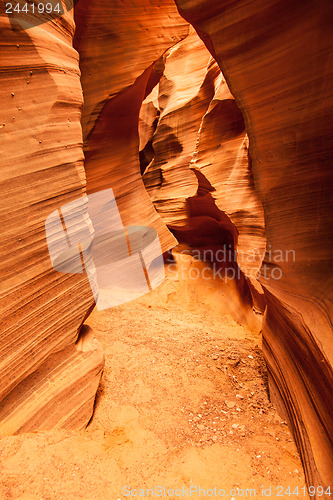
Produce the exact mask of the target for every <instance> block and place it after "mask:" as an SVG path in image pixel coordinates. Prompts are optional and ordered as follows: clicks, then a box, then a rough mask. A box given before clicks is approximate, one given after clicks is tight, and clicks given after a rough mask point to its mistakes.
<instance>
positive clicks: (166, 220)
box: [0, 0, 333, 485]
mask: <svg viewBox="0 0 333 500" xmlns="http://www.w3.org/2000/svg"><path fill="white" fill-rule="evenodd" d="M176 3H177V6H178V9H179V13H180V14H181V15H179V13H178V11H177V7H176V4H175V3H174V2H173V1H172V0H160V1H159V2H153V1H148V0H146V1H144V2H142V1H139V0H135V1H133V2H126V1H120V0H116V1H113V2H112V4H111V2H110V5H108V4H105V2H102V0H92V1H88V0H80V1H79V2H78V3H77V5H76V7H75V23H76V30H75V25H74V19H73V11H70V12H68V13H67V14H66V15H65V16H63V17H62V18H61V19H58V20H57V21H53V22H52V23H47V24H41V25H40V26H38V27H31V28H30V29H28V30H26V31H13V30H12V29H11V26H10V23H9V21H8V19H7V18H6V16H4V15H2V16H1V17H0V22H1V25H0V27H1V39H0V45H1V51H2V58H1V69H2V71H1V73H0V78H1V87H0V95H1V102H3V103H4V107H3V110H2V118H1V120H0V122H1V135H2V152H3V157H2V168H1V187H2V193H3V195H2V197H1V215H2V235H3V245H2V247H1V250H0V252H1V261H0V266H1V271H0V273H1V278H2V285H1V339H2V341H1V358H0V359H1V365H0V370H1V376H0V380H1V394H0V400H1V407H0V432H1V433H2V434H4V433H17V432H22V431H32V430H36V429H51V428H54V427H57V426H58V427H59V426H60V427H65V428H74V429H75V428H82V427H84V426H85V425H86V424H87V423H88V421H89V419H90V417H91V414H92V410H93V402H94V396H95V392H96V389H97V386H98V383H99V379H100V375H101V371H102V369H103V352H102V348H101V346H99V345H98V344H97V342H96V341H95V340H94V338H93V335H92V333H91V332H89V331H87V330H86V329H85V328H81V327H82V325H83V323H84V320H85V318H86V317H87V315H89V313H90V311H91V309H92V307H93V305H94V300H93V297H92V294H91V291H90V286H89V283H88V279H87V278H86V277H85V276H84V275H73V274H61V273H58V272H56V271H54V270H53V269H52V267H51V262H50V259H49V256H48V252H47V245H46V240H45V231H44V223H45V219H46V218H47V216H48V215H49V214H50V213H51V212H53V211H54V210H57V209H58V208H60V207H61V206H62V205H63V204H65V203H67V202H69V201H72V200H74V199H76V198H79V197H80V196H82V195H83V194H84V193H86V192H88V193H93V192H96V191H99V190H102V189H106V188H110V187H111V188H112V189H113V190H114V192H115V195H116V197H117V202H118V206H119V209H120V214H121V217H122V221H123V223H124V224H125V225H128V224H135V225H137V224H142V225H150V226H153V227H155V228H156V229H157V231H158V233H159V236H160V240H161V243H162V248H163V251H167V250H169V249H171V248H172V247H174V246H175V244H176V243H177V242H176V239H175V238H174V236H173V235H172V234H171V233H170V232H169V231H168V229H167V226H166V224H168V225H174V226H179V227H180V226H181V225H183V224H184V223H186V200H187V199H188V198H191V197H193V196H194V195H195V193H196V191H197V188H198V178H197V175H196V174H195V171H196V172H199V173H200V175H201V176H202V177H201V178H202V179H204V180H205V181H207V182H208V183H209V184H210V185H211V186H212V187H213V188H214V189H215V191H214V192H213V196H214V199H215V203H216V205H217V207H218V208H219V209H220V210H221V211H223V212H225V213H226V214H227V215H228V216H229V217H230V220H231V221H232V223H233V224H234V225H235V227H236V228H237V230H238V232H239V238H238V245H239V249H240V250H241V251H240V261H239V265H240V267H241V268H242V269H243V271H244V272H245V273H246V274H248V275H249V277H250V278H252V280H253V274H252V271H254V272H255V273H257V272H258V270H259V268H260V265H261V262H262V258H263V256H264V253H265V248H266V247H267V252H266V255H265V258H264V261H263V266H264V267H265V274H262V275H261V276H260V278H259V281H260V283H261V285H262V287H263V290H264V294H265V299H266V302H267V310H266V314H265V321H264V328H263V339H264V341H263V342H264V352H265V357H266V361H267V366H268V370H269V376H270V390H271V395H272V397H273V399H274V402H275V403H277V405H278V406H279V409H280V411H281V413H282V414H283V415H284V416H285V418H286V419H287V420H288V422H289V424H290V427H291V429H292V431H293V434H294V437H295V440H296V443H297V445H298V448H299V450H300V453H301V457H302V460H303V464H304V466H305V470H306V474H307V481H308V484H310V485H328V484H329V483H330V479H331V477H332V471H333V451H332V429H333V422H332V408H333V400H332V398H333V395H332V355H333V353H332V340H331V333H332V325H331V299H332V279H331V277H330V276H329V274H328V273H329V270H330V269H331V267H332V251H331V247H332V237H331V231H330V223H331V213H330V205H329V204H330V201H331V185H332V169H330V164H329V155H330V152H332V147H333V146H332V145H333V142H332V137H331V135H332V134H331V132H332V101H333V96H332V93H333V91H332V88H333V87H332V64H331V63H332V55H331V54H332V46H333V39H332V34H331V29H330V28H331V21H332V17H333V16H332V14H333V12H332V4H331V2H330V1H328V0H327V1H324V0H323V1H319V2H313V1H308V2H302V3H301V2H299V1H296V2H292V3H291V2H287V1H285V0H283V1H282V0H266V1H263V0H253V1H252V2H250V3H249V2H246V1H245V0H226V1H224V2H216V1H213V0H176ZM0 14H2V12H0ZM188 23H190V24H191V25H193V26H194V28H195V30H196V32H197V33H198V35H199V36H200V38H201V40H200V39H199V38H198V36H197V34H196V32H195V31H194V30H193V28H192V27H190V26H189V24H188ZM74 33H75V34H74ZM73 46H74V48H73ZM221 70H222V72H223V75H222V73H221ZM81 86H82V88H81ZM229 89H230V90H231V92H232V95H231V94H230V91H229ZM83 101H84V105H83ZM142 102H144V104H143V106H142V108H141V105H142ZM140 109H141V111H140ZM240 110H241V112H240ZM243 117H244V119H245V120H244V119H243ZM80 124H81V125H80ZM138 125H139V131H140V134H139V133H138ZM247 134H248V136H247ZM248 137H249V139H248ZM248 141H249V142H248ZM248 144H249V146H248ZM249 148H250V156H249V154H248V153H249V151H248V149H249ZM139 150H140V151H141V153H140V156H141V168H142V172H141V171H140V161H139ZM83 152H84V155H83ZM331 156H332V155H331ZM83 161H84V166H83ZM142 173H143V176H141V174H142ZM142 177H143V179H142ZM143 181H144V182H143ZM154 207H155V208H154ZM266 238H267V241H266ZM288 250H292V251H295V256H296V258H295V259H292V258H289V259H286V258H284V259H282V260H283V261H281V258H279V257H280V256H281V253H282V255H284V256H286V255H288V254H287V253H286V252H287V251H288ZM253 251H256V254H255V255H256V258H255V259H254V260H253V261H251V260H248V259H247V256H249V255H250V254H251V252H253ZM289 255H290V254H289ZM291 255H293V254H291ZM242 259H243V260H242ZM267 269H268V273H267ZM276 276H279V278H280V279H274V277H276ZM253 281H254V280H253ZM78 336H79V340H80V341H79V342H77V339H78Z"/></svg>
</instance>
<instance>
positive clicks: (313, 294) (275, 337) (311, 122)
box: [176, 0, 333, 498]
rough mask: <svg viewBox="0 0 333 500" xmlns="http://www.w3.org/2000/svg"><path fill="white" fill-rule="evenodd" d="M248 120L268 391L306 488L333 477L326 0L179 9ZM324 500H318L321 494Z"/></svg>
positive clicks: (207, 1)
mask: <svg viewBox="0 0 333 500" xmlns="http://www.w3.org/2000/svg"><path fill="white" fill-rule="evenodd" d="M176 1H177V5H178V6H179V11H180V13H181V14H182V15H183V16H184V18H185V19H187V20H188V21H189V22H190V23H192V24H193V25H194V27H195V28H196V30H197V31H198V33H199V35H200V37H201V38H202V40H203V41H204V42H205V44H206V46H207V47H208V49H209V50H210V52H211V53H212V54H213V55H214V58H215V59H216V61H217V62H218V63H219V66H220V67H221V69H222V71H223V74H224V76H225V78H226V80H227V82H228V85H229V87H230V89H231V91H232V93H233V95H234V96H235V98H236V102H237V104H238V106H239V107H240V108H241V110H242V111H243V114H244V116H245V121H246V128H247V132H248V134H249V137H250V155H251V158H252V171H253V175H254V180H255V184H256V188H257V192H258V194H259V197H260V200H261V202H262V204H263V208H264V213H265V221H266V232H267V239H268V240H267V243H268V246H267V252H266V256H265V260H264V263H263V266H262V271H263V274H262V276H261V277H260V282H261V284H262V285H263V287H264V290H265V298H266V301H267V313H266V318H265V324H264V330H263V335H264V351H265V356H266V360H267V364H268V369H269V374H270V387H271V392H272V395H273V396H274V400H275V402H277V403H278V404H279V406H280V409H281V411H283V413H284V414H285V417H286V418H287V419H288V422H289V424H290V426H291V429H292V430H293V433H294V437H295V440H296V443H297V445H298V448H299V450H300V453H301V457H302V460H303V463H304V466H305V471H306V475H307V481H308V484H310V485H315V486H316V485H321V486H328V485H329V484H330V482H331V479H332V473H333V446H332V444H333V435H332V430H333V421H332V408H333V390H332V389H333V384H332V361H333V351H332V345H333V344H332V322H331V321H332V279H331V278H330V277H329V276H328V275H327V272H328V271H329V270H330V269H331V267H332V260H333V259H332V235H331V231H330V224H331V217H332V214H331V206H330V205H329V202H330V200H331V186H332V169H331V166H330V163H329V160H328V159H329V157H330V154H331V152H332V147H333V141H332V120H331V116H332V104H333V90H332V89H333V85H332V83H333V82H332V65H330V64H329V61H330V54H331V53H332V48H333V35H332V30H331V24H332V15H333V6H332V3H331V2H330V1H325V0H322V1H320V2H316V3H313V2H293V3H289V2H285V1H283V0H278V1H276V0H274V1H273V0H268V1H265V2H263V1H262V0H255V1H253V2H251V3H249V2H246V1H245V0H238V1H233V2H222V3H219V2H215V1H213V0H202V1H198V0H176ZM318 498H319V497H318Z"/></svg>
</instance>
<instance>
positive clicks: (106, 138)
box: [74, 0, 189, 251]
mask: <svg viewBox="0 0 333 500" xmlns="http://www.w3.org/2000/svg"><path fill="white" fill-rule="evenodd" d="M75 20H76V24H77V29H76V34H75V40H74V45H75V47H76V49H77V50H78V52H79V54H80V68H81V81H82V87H83V93H84V101H85V105H84V109H83V115H82V127H83V137H84V153H85V170H86V176H87V191H88V193H93V192H96V191H99V190H101V189H107V188H112V189H113V191H114V194H115V196H116V198H117V202H118V207H119V210H120V213H121V217H122V221H123V223H124V224H125V225H130V224H132V225H135V224H136V225H138V224H142V225H149V226H152V227H154V228H155V229H156V230H157V231H158V233H159V236H160V240H161V243H162V248H163V251H166V250H168V249H170V248H172V246H174V245H175V240H174V238H173V237H172V235H171V234H170V233H169V231H167V228H166V226H165V224H164V223H163V221H162V219H161V218H160V217H159V216H158V214H157V212H156V211H155V210H154V208H153V206H152V203H151V200H150V198H149V196H148V194H147V192H146V190H145V188H144V185H143V182H142V178H141V172H140V164H139V156H138V149H139V137H138V120H139V111H140V108H141V105H142V101H143V100H144V99H145V97H146V96H147V95H148V94H149V93H150V92H151V90H152V89H153V88H154V87H155V85H156V84H157V82H158V81H159V79H160V78H161V75H162V72H161V68H160V63H159V59H160V58H161V56H162V55H163V53H164V52H165V51H167V50H168V49H169V48H170V47H172V46H173V45H175V44H176V43H177V42H179V41H180V40H181V39H182V38H184V37H186V36H187V34H188V31H189V26H188V24H187V23H186V22H185V21H184V20H183V19H182V18H181V17H180V16H179V14H178V12H177V9H176V6H175V4H174V2H172V1H171V0H163V1H161V2H159V3H158V5H157V3H156V2H153V1H149V2H141V1H140V0H136V1H134V2H131V3H129V2H127V3H126V2H125V3H124V2H123V1H121V0H117V1H115V2H111V3H109V4H106V3H105V2H104V1H102V0H96V1H94V2H93V3H92V2H91V1H90V0H89V1H88V0H81V1H80V2H79V4H78V5H77V7H76V10H75ZM97 35H98V36H97ZM155 63H156V64H155ZM111 131H112V133H111Z"/></svg>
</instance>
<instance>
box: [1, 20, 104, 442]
mask: <svg viewBox="0 0 333 500" xmlns="http://www.w3.org/2000/svg"><path fill="white" fill-rule="evenodd" d="M73 35H74V22H73V19H72V15H71V14H70V13H69V14H67V15H65V16H63V17H62V18H61V19H58V20H57V21H54V22H53V23H48V24H40V25H39V26H37V27H32V28H30V29H29V30H26V31H22V30H21V31H13V30H12V29H11V25H10V23H9V20H8V18H7V17H6V16H1V17H0V53H1V62H0V64H1V71H0V80H1V83H0V98H1V128H0V137H1V160H0V162H1V171H0V184H1V197H0V211H1V246H0V254H1V255H0V277H1V306H0V308H1V313H0V324H1V327H0V335H1V342H0V351H1V353H0V381H1V383H0V433H15V432H19V431H20V432H22V431H32V430H36V429H38V428H39V429H50V428H53V427H56V426H62V427H67V428H82V427H84V426H85V425H86V424H87V422H88V421H89V419H90V417H91V413H92V409H93V402H94V397H95V392H96V390H97V386H98V383H99V379H100V375H101V371H102V368H103V364H104V361H103V352H102V349H101V347H100V346H99V344H97V343H96V342H95V341H94V339H93V336H92V335H89V332H86V333H85V334H84V335H83V333H82V332H81V342H80V344H75V342H76V340H77V337H78V332H79V330H80V326H81V324H82V323H83V321H84V318H85V317H86V315H87V312H88V311H89V309H90V308H91V306H92V305H93V303H94V300H93V297H92V294H91V291H90V286H89V282H88V280H87V279H86V278H85V277H84V275H74V274H62V273H59V272H56V271H54V270H53V269H52V266H51V261H50V258H49V255H48V249H47V244H46V237H45V228H44V224H45V220H46V218H47V217H48V216H49V215H50V214H51V212H53V211H54V210H57V209H58V208H60V207H61V206H62V205H63V204H65V203H67V202H69V201H71V200H74V199H76V198H79V197H81V196H82V195H83V193H84V190H85V174H84V168H83V154H82V132H81V125H80V118H81V108H82V90H81V85H80V71H79V64H78V54H77V52H76V51H75V50H74V49H73V47H72V40H73Z"/></svg>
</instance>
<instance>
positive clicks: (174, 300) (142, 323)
mask: <svg viewBox="0 0 333 500" xmlns="http://www.w3.org/2000/svg"><path fill="white" fill-rule="evenodd" d="M181 281H182V280H179V279H178V278H177V277H174V276H167V278H166V280H165V282H164V283H163V284H162V285H161V286H160V287H159V288H158V289H157V290H156V291H154V292H152V293H151V294H149V295H147V296H145V297H142V298H140V299H138V300H136V301H133V302H130V303H127V304H125V305H122V306H118V307H116V308H114V309H110V310H106V311H102V312H98V311H96V312H94V313H93V314H92V315H91V316H90V317H89V318H88V321H87V323H88V324H89V325H90V326H91V328H93V330H94V332H95V335H96V337H97V338H98V340H99V341H100V342H101V344H102V345H103V347H104V350H105V358H106V362H105V369H104V373H103V378H102V382H101V385H100V388H99V391H98V394H97V398H96V404H95V412H94V416H93V418H92V420H91V422H90V424H89V426H88V427H87V429H86V430H83V431H78V432H67V431H62V430H56V431H53V432H47V433H44V432H43V433H38V432H37V433H33V434H23V435H18V436H8V437H5V438H3V439H1V440H0V498H1V499H19V500H42V499H43V500H49V499H50V500H55V499H56V500H72V499H85V500H90V499H98V500H99V499H100V500H106V499H107V500H117V499H118V498H119V499H120V498H141V497H142V494H143V493H145V494H147V491H146V490H147V489H148V488H150V489H153V490H154V494H155V496H156V497H157V496H158V494H159V493H161V495H160V497H162V498H165V497H166V498H179V493H181V495H183V494H184V495H185V498H186V496H187V495H189V494H190V495H191V496H190V498H192V499H198V498H204V490H205V493H206V497H207V496H209V495H211V494H212V491H213V492H214V494H213V495H212V496H211V497H212V498H222V496H218V495H219V493H218V492H219V490H222V489H223V490H224V491H225V495H224V498H229V499H231V498H234V499H235V500H236V499H237V498H241V497H242V498H250V497H252V498H253V497H254V492H255V494H256V495H255V496H256V497H257V498H264V496H263V493H262V488H263V487H264V489H265V492H266V496H269V498H280V497H281V496H282V495H281V493H282V492H283V496H282V497H284V498H290V497H288V495H287V494H286V495H285V494H284V492H285V491H286V490H287V491H288V488H289V487H290V490H289V491H291V493H292V492H295V490H296V489H297V488H298V491H299V493H300V496H299V497H297V498H308V497H305V496H304V495H303V490H302V487H303V486H304V484H305V483H304V475H303V471H302V466H301V463H300V459H299V456H298V453H297V451H296V448H295V445H294V442H293V439H292V437H291V434H290V432H289V430H288V427H287V426H286V423H285V422H284V421H283V420H282V418H281V417H280V416H279V415H278V414H277V412H276V410H275V408H274V407H273V406H272V404H271V403H270V402H269V398H268V389H267V377H266V371H265V363H264V361H263V357H262V354H261V350H260V343H261V340H260V335H259V334H258V333H253V331H250V330H249V329H248V328H246V327H245V326H240V325H239V324H238V323H237V322H236V321H235V320H234V319H233V318H232V317H231V316H229V315H228V314H225V315H224V316H221V313H220V311H217V310H216V308H215V307H212V303H213V302H212V301H211V297H212V296H214V297H215V300H216V290H213V291H212V288H210V289H209V290H208V289H207V290H204V289H203V290H201V292H200V293H199V292H198V287H197V285H198V284H197V283H195V281H192V282H187V283H186V284H185V286H184V282H183V283H182V282H181ZM207 286H208V285H207ZM219 293H221V292H219ZM222 295H223V294H222ZM207 297H209V300H208V301H207ZM228 300H230V296H228V293H225V294H224V295H223V296H222V297H220V304H223V301H224V302H225V303H224V307H225V309H226V310H227V311H228V308H227V307H226V306H227V303H228ZM208 303H209V304H210V305H207V304H208ZM232 309H233V308H232V307H230V311H232ZM230 311H228V312H230ZM259 319H260V318H259ZM164 487H165V490H163V488H164ZM199 487H200V488H201V493H200V496H199ZM269 487H271V490H267V488H269ZM155 488H157V489H156V490H155ZM190 488H191V490H190ZM195 488H197V490H195ZM214 488H216V490H215V491H214ZM237 488H239V490H238V491H237ZM171 489H173V490H174V492H175V495H176V494H178V496H174V497H172V496H170V495H171V494H172V491H169V492H168V490H171ZM178 489H179V490H181V491H178ZM131 490H132V494H133V495H134V493H135V492H134V491H133V490H136V493H137V496H136V497H134V496H131V495H130V491H131ZM140 490H141V491H140ZM142 490H144V492H143V491H142ZM176 490H177V491H176ZM250 490H251V491H250ZM215 492H217V496H215ZM140 493H141V496H139V494H140ZM148 493H149V494H150V497H151V496H152V492H151V491H150V492H148ZM269 493H270V494H269ZM279 493H280V495H279ZM164 494H165V495H166V496H164ZM220 494H222V491H220ZM268 494H269V495H268ZM168 495H169V496H168ZM187 497H188V498H189V496H187ZM292 498H296V497H295V496H294V495H292Z"/></svg>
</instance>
